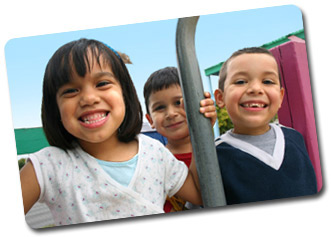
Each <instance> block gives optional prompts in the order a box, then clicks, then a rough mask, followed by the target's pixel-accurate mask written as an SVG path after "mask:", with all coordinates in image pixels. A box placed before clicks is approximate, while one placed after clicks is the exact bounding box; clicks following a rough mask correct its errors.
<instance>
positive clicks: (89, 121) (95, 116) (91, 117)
mask: <svg viewBox="0 0 331 237" xmlns="http://www.w3.org/2000/svg"><path fill="white" fill-rule="evenodd" d="M108 115H109V112H106V111H103V112H98V111H90V112H86V113H84V115H82V116H81V117H80V118H79V121H80V123H81V124H82V126H84V127H86V128H97V127H101V126H102V125H103V124H104V123H106V122H107V120H108V118H109V116H108Z"/></svg>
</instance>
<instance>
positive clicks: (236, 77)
mask: <svg viewBox="0 0 331 237" xmlns="http://www.w3.org/2000/svg"><path fill="white" fill-rule="evenodd" d="M283 96H284V89H283V88H281V86H280V81H279V75H278V66H277V62H276V61H275V59H274V58H273V57H272V56H270V55H267V54H262V53H249V54H248V53H246V54H242V55H239V56H236V57H234V58H233V59H231V60H230V61H229V63H228V68H227V77H226V80H225V83H224V91H223V92H222V91H221V90H220V89H218V90H216V91H215V99H216V103H217V104H218V106H219V107H224V106H225V107H226V108H227V111H228V113H229V116H230V118H231V120H232V122H233V124H234V130H233V132H235V133H240V134H248V135H259V134H263V133H265V132H267V131H268V130H269V122H270V121H271V119H272V118H273V117H274V116H275V115H276V113H277V112H278V109H279V108H280V106H281V104H282V101H283Z"/></svg>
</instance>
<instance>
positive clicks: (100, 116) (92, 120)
mask: <svg viewBox="0 0 331 237" xmlns="http://www.w3.org/2000/svg"><path fill="white" fill-rule="evenodd" d="M105 117H106V113H98V114H92V115H88V116H86V117H83V118H82V121H83V122H84V123H86V124H91V123H97V122H100V121H101V120H103V119H104V118H105Z"/></svg>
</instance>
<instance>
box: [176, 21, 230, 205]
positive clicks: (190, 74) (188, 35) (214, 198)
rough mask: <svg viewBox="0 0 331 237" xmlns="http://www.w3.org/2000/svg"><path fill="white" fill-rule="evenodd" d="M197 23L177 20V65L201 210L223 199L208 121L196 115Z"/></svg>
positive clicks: (200, 90) (198, 95)
mask: <svg viewBox="0 0 331 237" xmlns="http://www.w3.org/2000/svg"><path fill="white" fill-rule="evenodd" d="M198 19H199V17H198V16H196V17H187V18H180V19H179V20H178V24H177V32H176V49H177V61H178V69H179V75H180V83H181V87H182V91H183V98H184V104H185V110H186V116H187V120H188V125H189V130H190V136H191V142H192V146H193V154H194V157H195V160H196V165H197V171H198V175H199V180H200V186H201V194H202V200H203V204H204V207H217V206H224V205H226V199H225V194H224V189H223V181H222V177H221V172H220V169H219V165H218V160H217V155H216V149H215V144H214V136H213V132H212V127H211V125H210V121H209V119H207V118H205V117H204V116H203V115H201V114H200V112H199V108H200V101H201V100H202V99H204V94H203V85H202V82H201V75H200V70H199V65H198V61H197V58H196V54H195V41H194V36H195V29H196V25H197V22H198Z"/></svg>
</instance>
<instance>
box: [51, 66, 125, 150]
mask: <svg viewBox="0 0 331 237" xmlns="http://www.w3.org/2000/svg"><path fill="white" fill-rule="evenodd" d="M91 61H93V60H91ZM101 62H102V60H101ZM73 74H74V75H73V77H72V78H73V79H72V80H71V81H70V82H69V83H67V84H65V85H63V86H62V87H60V89H59V90H58V92H57V104H58V107H59V111H60V115H61V121H62V124H63V126H64V127H65V129H66V130H67V131H68V132H69V133H70V134H71V135H73V136H74V137H76V138H77V139H78V141H79V143H80V144H81V146H82V147H84V144H86V143H103V142H107V141H110V140H112V141H116V142H117V141H118V138H117V133H118V128H119V127H120V125H121V124H122V122H123V120H124V116H125V103H124V99H123V95H122V88H121V85H120V83H119V81H118V80H117V79H116V78H115V77H114V75H113V72H112V70H111V69H110V68H109V67H108V66H105V65H104V64H102V63H101V66H99V65H98V64H96V63H94V64H93V65H92V67H91V70H90V71H87V73H86V75H85V76H84V77H80V76H78V75H77V73H73Z"/></svg>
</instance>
